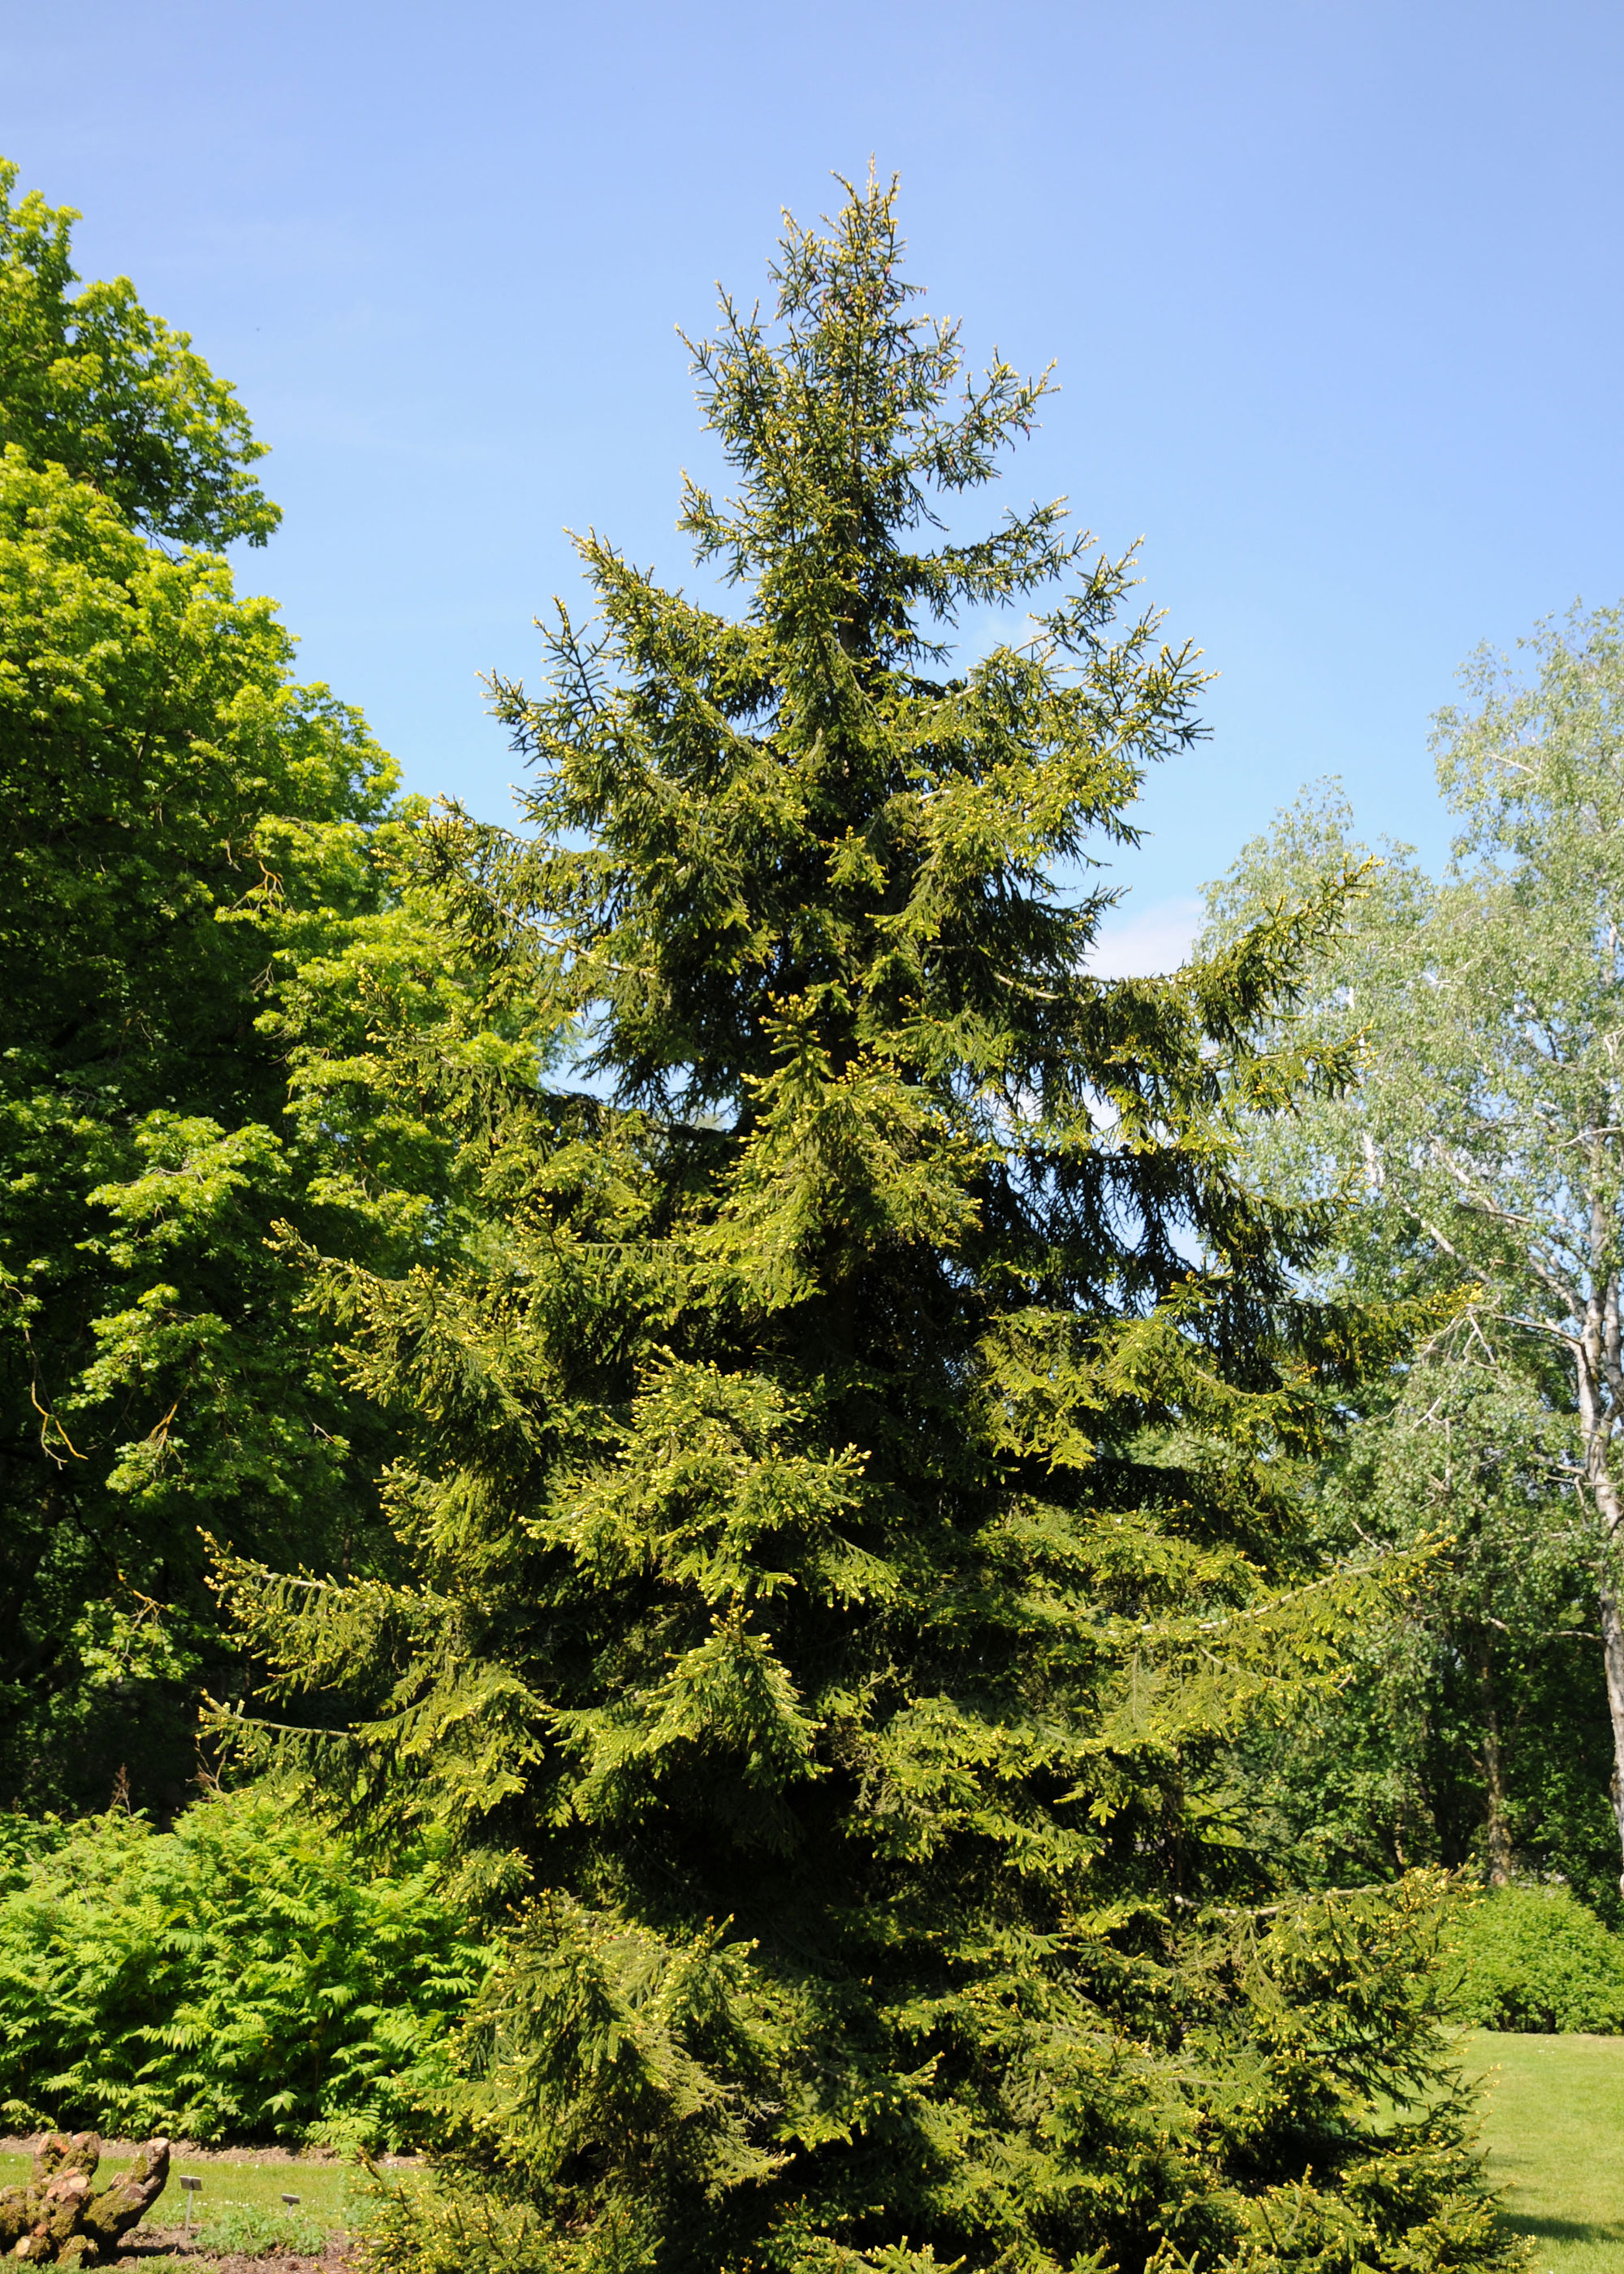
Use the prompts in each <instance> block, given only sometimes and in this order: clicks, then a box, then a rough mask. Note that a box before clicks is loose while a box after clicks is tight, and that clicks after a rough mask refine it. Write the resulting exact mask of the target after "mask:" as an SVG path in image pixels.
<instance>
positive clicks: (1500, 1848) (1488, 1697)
mask: <svg viewBox="0 0 1624 2274" xmlns="http://www.w3.org/2000/svg"><path fill="white" fill-rule="evenodd" d="M1477 1695H1478V1698H1479V1700H1480V1702H1481V1704H1482V1707H1483V1781H1484V1789H1485V1829H1486V1832H1487V1835H1488V1837H1487V1845H1488V1851H1489V1885H1490V1886H1492V1887H1503V1886H1506V1885H1507V1882H1508V1880H1509V1879H1510V1878H1511V1827H1510V1826H1509V1824H1508V1823H1507V1818H1506V1766H1505V1758H1504V1756H1503V1754H1502V1752H1501V1750H1500V1706H1499V1702H1498V1700H1497V1698H1496V1697H1495V1694H1494V1672H1493V1648H1492V1644H1491V1642H1490V1640H1489V1638H1488V1636H1487V1635H1486V1634H1485V1636H1484V1638H1483V1640H1482V1641H1481V1643H1480V1644H1479V1645H1478V1646H1477Z"/></svg>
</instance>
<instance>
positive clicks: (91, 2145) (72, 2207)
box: [0, 2132, 169, 2266]
mask: <svg viewBox="0 0 1624 2274" xmlns="http://www.w3.org/2000/svg"><path fill="white" fill-rule="evenodd" d="M101 2160H102V2142H101V2141H100V2139H99V2138H98V2137H97V2135H95V2133H94V2132H75V2133H73V2134H71V2135H64V2134H63V2133H61V2132H56V2133H53V2134H52V2135H51V2136H50V2138H49V2139H48V2140H46V2141H43V2142H41V2145H40V2146H39V2147H38V2148H36V2149H35V2150H34V2172H33V2174H32V2176H31V2178H30V2179H29V2181H28V2184H27V2186H26V2187H0V2251H4V2253H5V2254H6V2255H7V2256H9V2257H11V2258H20V2259H21V2260H23V2261H24V2263H30V2262H38V2263H42V2264H49V2265H53V2266H94V2265H95V2264H97V2263H98V2262H99V2261H101V2260H102V2259H105V2258H113V2257H116V2256H117V2253H118V2244H119V2241H120V2239H121V2238H122V2237H123V2236H124V2234H126V2233H128V2232H129V2230H130V2229H131V2227H132V2226H134V2225H137V2224H138V2222H139V2220H140V2219H141V2218H144V2217H145V2216H146V2214H147V2211H149V2210H151V2209H152V2206H153V2205H154V2203H155V2202H157V2200H158V2197H159V2196H160V2195H162V2193H163V2184H164V2181H165V2180H167V2179H168V2178H169V2142H168V2141H167V2140H148V2141H147V2143H146V2145H145V2147H143V2148H142V2149H140V2150H139V2152H138V2153H137V2156H136V2158H135V2161H134V2163H133V2164H132V2165H131V2167H130V2169H129V2170H128V2171H127V2172H124V2173H122V2174H121V2175H120V2177H119V2178H117V2179H116V2180H114V2181H113V2182H112V2184H111V2185H110V2186H109V2187H103V2188H102V2192H101V2194H100V2195H98V2194H97V2193H96V2186H95V2179H96V2165H98V2164H99V2163H100V2162H101Z"/></svg>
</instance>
